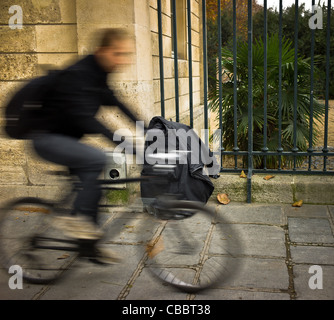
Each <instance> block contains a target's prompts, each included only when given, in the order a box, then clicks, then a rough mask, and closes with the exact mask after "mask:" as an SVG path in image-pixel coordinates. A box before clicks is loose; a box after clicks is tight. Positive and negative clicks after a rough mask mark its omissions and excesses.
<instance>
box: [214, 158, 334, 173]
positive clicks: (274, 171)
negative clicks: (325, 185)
mask: <svg viewBox="0 0 334 320" xmlns="http://www.w3.org/2000/svg"><path fill="white" fill-rule="evenodd" d="M290 156H292V155H291V154H290ZM242 171H244V173H248V171H247V169H243V168H239V169H232V168H224V169H222V170H221V171H220V172H224V173H241V172H242ZM252 173H254V174H258V173H259V174H275V173H276V174H277V169H266V170H264V169H253V170H252ZM279 174H289V175H291V174H292V175H295V174H298V175H305V174H306V175H308V176H309V175H321V176H334V171H327V172H324V171H321V170H313V171H310V172H309V171H305V170H298V169H297V170H286V169H284V170H282V171H280V172H279Z"/></svg>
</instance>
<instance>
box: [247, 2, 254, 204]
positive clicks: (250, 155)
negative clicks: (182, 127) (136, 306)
mask: <svg viewBox="0 0 334 320" xmlns="http://www.w3.org/2000/svg"><path fill="white" fill-rule="evenodd" d="M252 9H253V6H252V0H248V173H247V203H251V202H252V174H253V173H252V172H253V92H252V91H253V50H252V41H253V20H252Z"/></svg>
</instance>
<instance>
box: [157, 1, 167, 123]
mask: <svg viewBox="0 0 334 320" xmlns="http://www.w3.org/2000/svg"><path fill="white" fill-rule="evenodd" d="M157 1H158V35H159V68H160V105H161V107H160V108H161V116H162V117H165V87H164V79H165V76H164V61H163V42H162V41H163V40H162V17H161V0H157Z"/></svg>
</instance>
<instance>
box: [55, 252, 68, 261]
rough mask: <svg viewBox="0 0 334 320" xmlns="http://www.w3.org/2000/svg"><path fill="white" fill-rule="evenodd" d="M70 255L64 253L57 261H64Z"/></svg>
mask: <svg viewBox="0 0 334 320" xmlns="http://www.w3.org/2000/svg"><path fill="white" fill-rule="evenodd" d="M69 256H70V255H69V254H67V253H64V254H63V255H62V256H60V257H58V258H57V260H61V259H66V258H68V257H69Z"/></svg>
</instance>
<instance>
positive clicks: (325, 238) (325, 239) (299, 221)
mask: <svg viewBox="0 0 334 320" xmlns="http://www.w3.org/2000/svg"><path fill="white" fill-rule="evenodd" d="M288 224H289V235H290V240H291V241H292V242H305V243H334V237H333V234H332V230H331V226H330V222H329V221H328V219H316V218H288Z"/></svg>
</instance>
